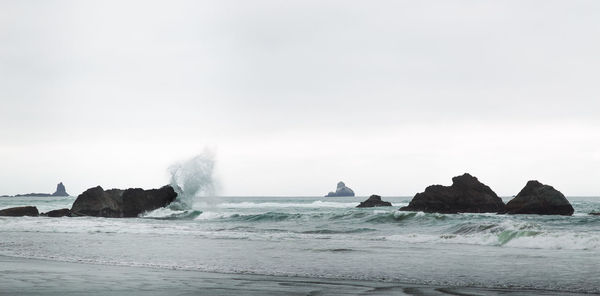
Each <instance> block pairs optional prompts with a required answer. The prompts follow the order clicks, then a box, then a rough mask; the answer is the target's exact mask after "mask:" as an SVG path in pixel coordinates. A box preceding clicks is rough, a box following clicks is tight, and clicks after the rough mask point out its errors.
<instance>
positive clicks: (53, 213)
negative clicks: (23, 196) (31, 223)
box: [40, 209, 71, 217]
mask: <svg viewBox="0 0 600 296" xmlns="http://www.w3.org/2000/svg"><path fill="white" fill-rule="evenodd" d="M40 216H48V217H71V210H69V209H60V210H53V211H50V212H47V213H42V214H40Z"/></svg>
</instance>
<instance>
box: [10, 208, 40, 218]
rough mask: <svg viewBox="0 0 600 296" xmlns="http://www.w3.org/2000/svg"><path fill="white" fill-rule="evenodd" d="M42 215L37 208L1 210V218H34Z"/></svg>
mask: <svg viewBox="0 0 600 296" xmlns="http://www.w3.org/2000/svg"><path fill="white" fill-rule="evenodd" d="M39 215H40V212H38V209H37V208H36V207H31V206H27V207H17V208H8V209H3V210H0V216H11V217H21V216H32V217H37V216H39Z"/></svg>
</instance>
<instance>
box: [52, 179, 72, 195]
mask: <svg viewBox="0 0 600 296" xmlns="http://www.w3.org/2000/svg"><path fill="white" fill-rule="evenodd" d="M52 196H69V194H68V193H67V189H66V188H65V185H63V183H62V182H60V183H58V185H56V191H55V192H54V193H52Z"/></svg>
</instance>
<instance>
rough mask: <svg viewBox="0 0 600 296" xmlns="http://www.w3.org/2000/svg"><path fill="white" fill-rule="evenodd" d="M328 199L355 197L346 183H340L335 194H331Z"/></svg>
mask: <svg viewBox="0 0 600 296" xmlns="http://www.w3.org/2000/svg"><path fill="white" fill-rule="evenodd" d="M325 196H326V197H334V196H354V191H353V190H352V189H350V188H348V187H346V184H344V182H338V183H337V188H336V190H335V192H329V193H328V194H327V195H325Z"/></svg>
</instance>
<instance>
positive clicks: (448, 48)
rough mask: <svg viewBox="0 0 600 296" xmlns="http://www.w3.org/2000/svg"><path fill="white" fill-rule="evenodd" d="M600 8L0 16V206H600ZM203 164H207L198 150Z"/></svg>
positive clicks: (99, 11)
mask: <svg viewBox="0 0 600 296" xmlns="http://www.w3.org/2000/svg"><path fill="white" fill-rule="evenodd" d="M598 36H600V2H599V1H579V0H572V1H551V0H550V1H528V0H519V1H454V0H443V1H353V0H344V1H328V0H318V1H312V0H303V1H293V0H292V1H264V0H256V1H242V0H240V1H229V0H218V1H177V0H176V1H132V0H124V1H121V0H120V1H110V0H109V1H84V0H77V1H55V0H47V1H33V0H25V1H23V0H18V1H17V0H0V194H18V193H25V192H52V191H53V190H54V188H55V186H56V183H58V182H59V181H62V182H64V184H65V185H66V187H67V191H68V192H69V193H70V194H72V195H77V194H79V193H81V192H83V191H84V190H85V189H87V188H90V187H93V186H96V185H101V186H103V187H105V188H129V187H144V188H155V187H159V186H162V185H164V184H166V183H168V182H169V167H170V166H172V164H173V163H177V162H181V161H185V160H186V159H189V158H192V157H194V156H195V155H198V154H202V153H208V154H210V155H212V156H213V157H214V160H215V172H214V174H215V179H216V180H217V183H218V193H217V194H219V195H238V196H240V195H241V196H243V195H269V196H270V195H276V196H277V195H282V196H283V195H302V196H318V195H324V194H326V193H327V192H329V191H332V190H334V189H335V186H336V183H337V182H338V181H344V182H345V183H346V185H347V186H349V187H351V188H353V189H354V191H355V192H356V193H357V194H358V195H363V196H365V195H370V194H380V195H392V196H412V195H414V194H415V193H417V192H421V191H423V190H424V189H425V187H427V186H428V185H431V184H444V185H449V184H451V178H452V177H453V176H456V175H460V174H462V173H465V172H469V173H471V174H473V175H475V176H477V177H478V178H479V179H480V180H481V181H482V182H484V183H485V184H487V185H489V186H490V187H491V188H492V189H493V190H494V191H495V192H496V193H498V194H499V195H503V196H510V195H514V194H516V193H518V192H519V191H520V189H521V188H522V187H523V186H524V185H525V183H526V182H527V181H528V180H532V179H537V180H539V181H541V182H543V183H546V184H550V185H553V186H554V187H555V188H557V189H558V190H560V191H562V192H563V193H564V194H565V195H567V196H577V195H579V196H581V195H592V196H600V116H599V115H600V84H599V83H598V79H599V77H600V55H599V54H598V53H599V52H600V38H597V37H598ZM207 151H208V152H207Z"/></svg>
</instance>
